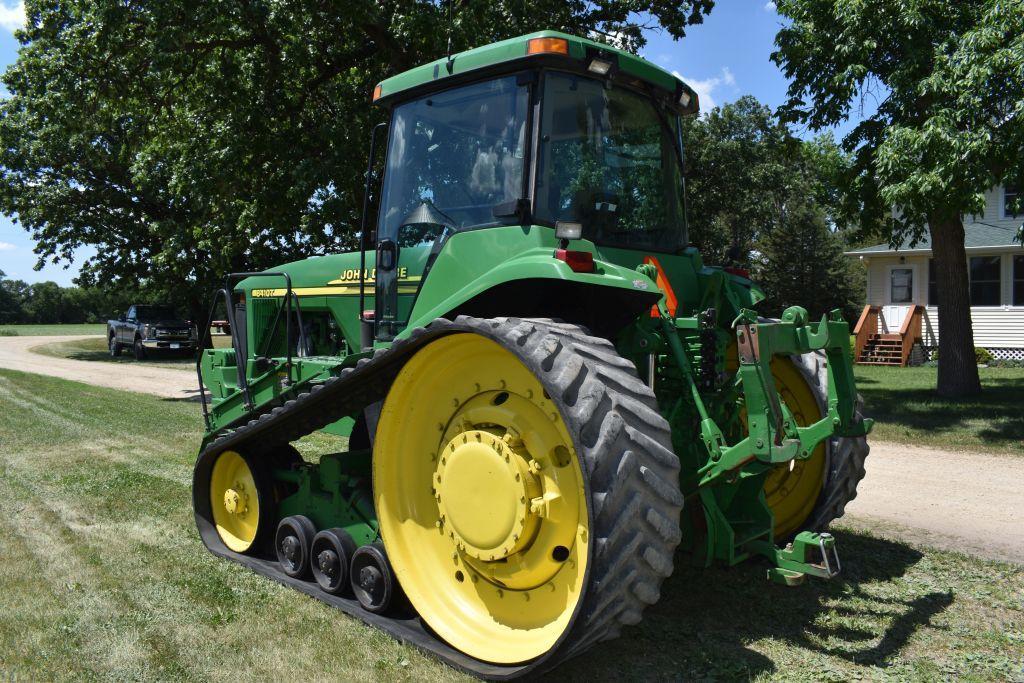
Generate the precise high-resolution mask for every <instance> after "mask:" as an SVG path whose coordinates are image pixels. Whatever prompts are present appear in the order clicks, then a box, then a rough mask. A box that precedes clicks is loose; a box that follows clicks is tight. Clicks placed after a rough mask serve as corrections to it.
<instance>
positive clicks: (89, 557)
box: [0, 370, 1024, 681]
mask: <svg viewBox="0 0 1024 683" xmlns="http://www.w3.org/2000/svg"><path fill="white" fill-rule="evenodd" d="M0 411H2V414H3V415H4V419H3V421H0V566H2V567H3V571H2V572H0V671H2V672H4V675H5V676H7V677H11V678H13V679H15V680H20V679H26V680H53V679H60V680H69V679H75V680H81V679H85V680H118V681H120V680H126V679H133V680H161V681H163V680H208V679H215V680H267V681H269V680H363V679H370V680H455V679H465V678H466V677H465V676H464V675H463V674H460V673H458V672H456V671H454V670H452V669H450V668H448V667H446V666H444V665H442V664H440V663H439V662H437V661H435V660H433V659H432V658H430V657H429V656H426V655H424V654H422V653H421V652H419V651H418V650H416V649H415V648H412V647H410V646H405V645H402V644H400V643H397V642H395V641H393V640H392V639H391V638H389V637H388V636H386V635H384V634H382V633H380V632H378V631H376V630H375V629H373V628H370V627H367V626H365V625H363V624H361V623H360V622H358V621H357V620H355V619H352V618H350V617H348V616H346V615H344V614H342V613H341V612H339V611H337V610H334V609H331V608H328V607H327V606H325V605H323V604H322V603H320V602H318V601H316V600H313V599H310V598H308V597H306V596H303V595H301V594H299V593H297V592H295V591H292V590H289V589H287V588H284V587H282V586H279V585H278V584H276V583H274V582H272V581H270V580H268V579H264V578H261V577H259V576H257V575H255V574H253V573H251V572H249V571H248V570H246V569H244V568H242V567H240V566H238V565H235V564H232V563H230V562H226V561H224V560H219V559H217V558H215V557H213V556H212V555H210V554H209V553H208V552H207V551H206V550H205V549H203V547H202V544H201V543H200V541H199V538H198V535H197V533H196V531H195V528H194V526H193V520H192V513H191V499H190V486H191V468H192V462H193V460H194V456H195V450H196V447H197V445H198V442H199V437H200V431H199V425H200V421H201V420H200V417H199V414H198V408H197V406H196V405H195V404H192V403H182V402H175V401H165V400H160V399H158V398H153V397H147V396H143V395H132V396H131V397H130V400H129V398H128V397H127V396H126V395H125V394H123V393H119V392H116V391H113V390H108V389H102V388H95V387H89V386H86V385H83V384H78V383H73V382H68V381H64V380H60V379H54V378H46V377H39V376H35V375H29V374H24V373H19V372H14V371H2V370H0ZM332 445H333V446H335V447H336V446H337V441H336V440H333V439H329V438H328V437H316V438H314V439H311V443H309V444H305V447H304V451H306V452H307V453H312V451H313V450H314V449H318V448H329V447H331V446H332ZM837 536H838V542H839V548H840V552H841V554H842V558H843V565H844V576H843V578H842V579H841V580H836V581H833V582H829V583H824V582H811V583H808V584H807V585H805V586H802V587H799V588H784V587H781V586H776V585H773V584H770V583H768V582H767V581H766V580H765V578H764V572H765V565H763V564H760V563H757V562H753V563H748V564H745V565H742V566H740V567H736V568H732V569H725V568H714V569H702V568H698V567H694V566H692V565H690V564H689V563H688V559H687V557H685V556H679V557H678V558H677V569H676V572H675V574H674V575H673V576H672V577H671V578H670V579H669V580H668V581H667V582H666V583H665V585H664V586H663V587H662V593H661V594H662V599H661V601H660V602H659V603H658V604H657V605H655V606H654V607H653V608H651V609H650V610H648V611H647V613H646V615H645V619H644V621H643V622H642V623H641V624H640V626H638V627H636V628H630V629H626V630H625V631H624V633H623V637H622V638H620V639H618V640H615V641H611V642H609V643H603V644H601V645H600V646H599V647H597V648H595V649H593V650H590V651H589V652H587V653H586V654H584V655H583V656H582V657H580V658H577V659H575V660H571V661H570V662H568V663H566V664H564V665H562V666H560V667H559V668H558V669H556V670H555V671H554V672H552V674H551V675H550V678H552V679H564V678H568V679H572V680H581V681H582V680H588V681H590V680H636V679H657V680H669V679H671V680H692V679H708V680H713V679H718V680H735V679H756V680H767V679H773V678H774V679H786V680H806V681H820V680H851V679H860V678H867V679H886V678H893V679H905V678H919V679H934V680H938V679H964V680H1006V679H1016V678H1020V677H1022V676H1024V669H1022V668H1021V667H1022V662H1024V613H1022V604H1024V567H1020V566H1014V565H1007V564H999V563H994V562H986V561H981V560H977V559H973V558H970V557H965V556H960V555H955V554H950V553H941V552H937V551H933V550H929V549H925V548H914V547H910V546H908V545H907V544H904V543H900V542H895V541H892V540H883V539H880V538H873V537H871V536H869V535H865V534H863V533H856V532H853V531H850V530H842V529H840V530H838V531H837Z"/></svg>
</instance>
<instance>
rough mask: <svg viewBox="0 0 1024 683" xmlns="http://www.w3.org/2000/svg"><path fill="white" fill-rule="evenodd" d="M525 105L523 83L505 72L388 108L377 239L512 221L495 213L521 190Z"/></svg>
mask: <svg viewBox="0 0 1024 683" xmlns="http://www.w3.org/2000/svg"><path fill="white" fill-rule="evenodd" d="M528 103H529V91H528V90H527V88H526V87H525V86H522V85H517V84H516V78H515V77H514V76H509V77H507V78H498V79H495V80H492V81H485V82H482V83H474V84H472V85H467V86H464V87H461V88H454V89H452V90H447V91H444V92H439V93H436V94H433V95H429V96H427V97H422V98H420V99H418V100H413V101H411V102H408V103H406V104H402V105H400V106H398V107H396V108H395V111H394V115H393V117H392V122H391V141H390V144H389V147H388V156H387V172H386V174H385V178H386V180H385V185H384V190H383V194H382V196H381V214H380V216H381V220H380V227H379V231H378V232H379V235H380V237H382V238H384V237H386V238H388V239H392V240H394V241H395V242H397V244H398V246H400V247H414V246H418V245H430V244H431V243H432V242H433V241H434V239H435V238H437V237H438V236H440V234H441V232H442V231H444V230H446V229H449V230H462V229H465V228H470V227H480V226H486V225H502V224H506V223H509V222H513V221H515V220H516V219H515V218H508V217H506V218H498V217H496V216H495V213H498V214H499V215H502V208H501V207H503V206H507V205H508V204H509V203H513V204H514V202H515V201H516V200H517V199H519V198H520V197H522V196H523V163H524V157H525V150H526V141H527V133H526V112H527V107H528ZM425 216H427V217H433V218H431V219H430V220H427V219H425V218H424V217H425Z"/></svg>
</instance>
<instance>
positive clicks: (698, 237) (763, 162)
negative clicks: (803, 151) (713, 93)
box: [683, 95, 800, 265]
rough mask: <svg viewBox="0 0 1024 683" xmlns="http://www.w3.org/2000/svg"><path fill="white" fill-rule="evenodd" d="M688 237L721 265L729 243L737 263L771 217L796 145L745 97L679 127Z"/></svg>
mask: <svg viewBox="0 0 1024 683" xmlns="http://www.w3.org/2000/svg"><path fill="white" fill-rule="evenodd" d="M683 140H684V144H685V146H686V168H687V170H686V191H687V193H686V194H687V216H688V222H689V228H690V240H691V241H692V242H693V243H694V244H697V245H698V246H699V247H700V248H701V251H702V253H703V255H704V258H705V260H707V261H709V262H711V263H724V262H726V260H728V259H729V256H730V255H729V254H728V252H729V251H730V249H731V247H732V246H733V245H734V244H735V245H736V246H737V247H738V249H737V251H738V252H739V253H738V254H732V256H733V257H734V258H735V257H739V260H740V261H742V262H743V264H744V265H746V264H748V263H749V260H750V253H751V252H752V251H753V249H754V244H755V243H756V242H757V241H758V240H759V239H760V238H761V236H763V235H765V234H767V232H769V231H770V230H771V229H772V228H773V226H774V225H775V224H776V222H777V220H778V200H779V199H780V198H781V197H784V196H788V195H789V194H790V193H789V191H788V189H787V185H788V184H789V182H790V180H791V176H790V173H789V171H790V170H791V169H790V167H791V166H792V165H793V161H794V160H795V159H796V155H798V154H799V149H798V148H799V145H800V142H799V141H798V140H796V139H795V138H793V137H792V136H791V135H790V134H789V131H788V130H787V129H786V127H785V126H784V125H782V124H780V123H779V122H778V120H777V119H776V118H775V115H774V114H773V113H772V111H771V109H769V108H768V107H767V106H765V105H763V104H761V103H760V102H758V101H757V99H755V98H754V97H752V96H749V95H747V96H744V97H741V98H740V99H738V100H737V101H736V102H733V103H730V104H726V105H723V106H721V107H716V108H715V109H712V110H711V111H709V112H706V113H705V114H704V115H703V116H701V117H700V118H691V119H687V120H685V121H684V123H683Z"/></svg>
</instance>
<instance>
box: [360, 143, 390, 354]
mask: <svg viewBox="0 0 1024 683" xmlns="http://www.w3.org/2000/svg"><path fill="white" fill-rule="evenodd" d="M387 125H388V124H387V123H378V124H377V125H376V126H374V127H373V131H372V132H371V133H370V156H369V159H368V160H367V162H366V188H365V190H364V192H363V213H362V217H361V218H360V220H359V323H360V324H362V323H363V322H364V316H363V313H364V310H365V308H366V303H365V300H366V226H367V224H368V223H369V214H370V181H371V179H372V177H373V159H374V157H375V156H377V131H379V130H381V129H382V128H387ZM374 283H376V278H374ZM374 326H375V327H376V322H374ZM371 343H372V340H371Z"/></svg>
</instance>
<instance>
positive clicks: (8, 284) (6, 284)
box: [0, 270, 22, 324]
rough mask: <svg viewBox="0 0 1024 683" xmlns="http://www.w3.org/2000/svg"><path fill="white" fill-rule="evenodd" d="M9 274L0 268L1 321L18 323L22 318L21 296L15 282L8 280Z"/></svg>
mask: <svg viewBox="0 0 1024 683" xmlns="http://www.w3.org/2000/svg"><path fill="white" fill-rule="evenodd" d="M6 277H7V274H6V273H4V271H2V270H0V323H8V324H9V323H16V322H18V321H19V320H20V319H21V316H22V310H21V297H20V296H19V295H18V294H19V293H18V291H17V289H16V288H15V286H14V282H12V281H11V280H6V279H5V278H6Z"/></svg>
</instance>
